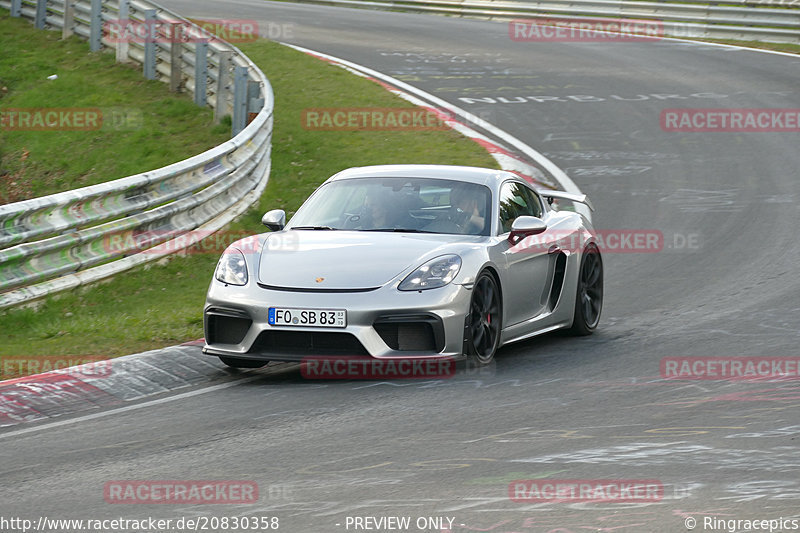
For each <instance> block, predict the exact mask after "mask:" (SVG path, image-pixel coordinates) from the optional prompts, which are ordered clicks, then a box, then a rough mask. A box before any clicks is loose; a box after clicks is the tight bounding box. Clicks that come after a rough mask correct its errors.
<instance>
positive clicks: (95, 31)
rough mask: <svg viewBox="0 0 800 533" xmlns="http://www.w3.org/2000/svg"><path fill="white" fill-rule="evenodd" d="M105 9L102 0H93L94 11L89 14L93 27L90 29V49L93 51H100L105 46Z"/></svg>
mask: <svg viewBox="0 0 800 533" xmlns="http://www.w3.org/2000/svg"><path fill="white" fill-rule="evenodd" d="M102 11H103V3H102V0H92V11H91V13H90V15H89V18H90V20H91V27H90V30H89V49H90V50H91V51H92V52H99V51H100V50H101V49H102V48H103V41H102V40H101V38H102V37H103V17H102V15H101V13H102Z"/></svg>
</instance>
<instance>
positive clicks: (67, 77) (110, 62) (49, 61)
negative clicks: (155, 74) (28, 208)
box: [0, 9, 230, 204]
mask: <svg viewBox="0 0 800 533" xmlns="http://www.w3.org/2000/svg"><path fill="white" fill-rule="evenodd" d="M0 50H2V53H0V112H3V111H6V113H8V112H9V110H14V109H24V110H30V109H31V108H34V109H40V108H68V109H72V108H78V109H86V108H89V109H99V110H100V111H101V112H102V113H103V118H104V124H103V126H102V127H101V128H100V129H94V130H89V131H19V130H10V129H8V127H7V126H6V127H3V126H0V147H2V148H0V204H4V203H10V202H15V201H20V200H24V199H27V198H33V197H36V196H43V195H47V194H52V193H56V192H61V191H66V190H70V189H75V188H78V187H83V186H86V185H93V184H95V183H101V182H105V181H110V180H114V179H117V178H122V177H125V176H128V175H131V174H136V173H139V172H144V171H147V170H153V169H155V168H159V167H162V166H165V165H168V164H170V163H174V162H176V161H180V160H182V159H185V158H186V156H187V155H194V154H198V153H201V152H203V151H205V150H207V149H209V148H212V147H214V146H216V145H218V144H220V143H222V142H224V141H225V140H226V139H228V138H229V137H230V128H229V127H227V126H224V125H219V126H214V124H213V116H212V111H211V109H209V108H200V107H197V106H196V105H194V103H193V102H192V99H191V98H190V96H188V95H187V94H186V93H183V94H173V93H170V92H169V89H168V87H167V86H166V84H164V83H161V82H157V81H148V80H145V79H144V77H143V76H142V72H141V66H138V67H135V66H133V65H119V64H116V63H115V59H114V54H113V53H109V52H105V53H91V52H90V51H89V47H88V45H87V43H86V41H83V40H81V39H79V38H78V37H72V38H70V39H67V40H61V33H60V32H54V31H37V30H34V28H33V26H32V25H31V23H30V22H29V21H27V20H23V19H21V18H12V17H11V16H10V15H9V12H8V11H6V10H3V9H0ZM53 74H56V75H57V76H58V79H55V80H48V79H47V78H48V76H51V75H53ZM6 117H7V119H8V115H6ZM6 124H8V122H6Z"/></svg>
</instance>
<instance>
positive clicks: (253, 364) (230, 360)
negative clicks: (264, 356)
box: [219, 355, 269, 368]
mask: <svg viewBox="0 0 800 533" xmlns="http://www.w3.org/2000/svg"><path fill="white" fill-rule="evenodd" d="M219 360H220V361H222V362H223V363H225V364H226V365H228V366H229V367H231V368H261V367H262V366H264V365H266V364H267V363H269V361H259V360H258V359H240V358H239V357H226V356H224V355H220V356H219Z"/></svg>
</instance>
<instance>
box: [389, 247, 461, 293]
mask: <svg viewBox="0 0 800 533" xmlns="http://www.w3.org/2000/svg"><path fill="white" fill-rule="evenodd" d="M460 269H461V258H460V257H459V256H457V255H443V256H441V257H435V258H433V259H431V260H430V261H428V262H427V263H425V264H424V265H422V266H421V267H419V268H418V269H416V270H415V271H414V272H412V273H411V274H409V275H408V276H406V279H404V280H403V281H402V282H401V283H400V285H399V286H398V287H397V288H398V289H400V290H401V291H422V290H425V289H436V288H439V287H444V286H445V285H447V284H448V283H450V282H451V281H453V279H455V277H456V275H457V274H458V271H459V270H460Z"/></svg>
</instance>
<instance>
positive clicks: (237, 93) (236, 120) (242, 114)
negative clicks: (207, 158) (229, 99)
mask: <svg viewBox="0 0 800 533" xmlns="http://www.w3.org/2000/svg"><path fill="white" fill-rule="evenodd" d="M245 126H247V67H240V66H238V65H237V66H236V69H235V70H234V75H233V127H232V128H231V129H232V134H233V136H234V137H236V136H237V135H238V134H239V132H241V131H242V130H243V129H244V128H245Z"/></svg>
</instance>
